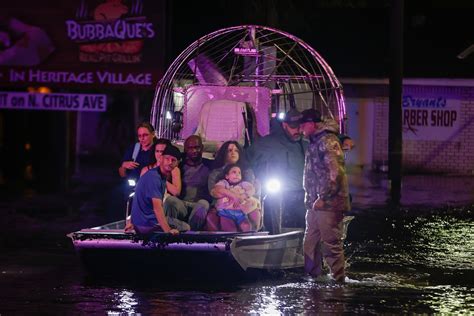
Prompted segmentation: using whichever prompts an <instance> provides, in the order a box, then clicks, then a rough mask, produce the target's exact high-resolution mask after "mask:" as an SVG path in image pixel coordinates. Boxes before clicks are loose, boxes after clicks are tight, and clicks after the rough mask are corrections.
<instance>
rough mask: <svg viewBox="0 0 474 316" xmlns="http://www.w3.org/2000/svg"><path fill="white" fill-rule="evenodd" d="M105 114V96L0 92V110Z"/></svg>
mask: <svg viewBox="0 0 474 316" xmlns="http://www.w3.org/2000/svg"><path fill="white" fill-rule="evenodd" d="M1 109H11V110H47V111H78V112H105V111H106V110H107V96H106V95H104V94H79V93H75V94H74V93H27V92H0V110H1Z"/></svg>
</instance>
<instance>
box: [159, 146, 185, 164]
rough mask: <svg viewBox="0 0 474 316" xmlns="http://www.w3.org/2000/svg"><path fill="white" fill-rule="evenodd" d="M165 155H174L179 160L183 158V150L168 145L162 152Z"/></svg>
mask: <svg viewBox="0 0 474 316" xmlns="http://www.w3.org/2000/svg"><path fill="white" fill-rule="evenodd" d="M161 155H163V156H165V155H168V156H173V157H175V158H176V159H177V160H178V161H179V160H180V159H181V152H180V151H179V149H178V148H177V147H175V146H173V145H166V148H165V150H164V151H163V153H162V154H161Z"/></svg>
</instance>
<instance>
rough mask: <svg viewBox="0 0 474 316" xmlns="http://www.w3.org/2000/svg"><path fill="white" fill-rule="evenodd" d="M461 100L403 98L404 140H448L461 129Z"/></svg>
mask: <svg viewBox="0 0 474 316" xmlns="http://www.w3.org/2000/svg"><path fill="white" fill-rule="evenodd" d="M460 108H461V103H460V101H459V100H455V99H447V98H445V97H417V96H413V95H405V96H403V102H402V109H403V112H402V123H403V138H404V139H407V140H448V139H450V138H451V137H454V136H455V135H456V133H457V132H458V130H459V127H460V123H459V122H460Z"/></svg>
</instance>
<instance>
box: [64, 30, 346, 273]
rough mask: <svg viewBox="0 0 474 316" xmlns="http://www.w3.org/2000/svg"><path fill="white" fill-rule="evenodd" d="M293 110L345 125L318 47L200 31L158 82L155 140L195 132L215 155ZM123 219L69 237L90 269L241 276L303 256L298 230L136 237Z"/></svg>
mask: <svg viewBox="0 0 474 316" xmlns="http://www.w3.org/2000/svg"><path fill="white" fill-rule="evenodd" d="M290 108H296V109H298V110H300V111H301V110H304V109H308V108H316V109H318V110H320V111H321V113H322V114H323V115H324V116H326V117H331V118H333V119H335V120H336V121H337V122H339V124H340V128H341V130H342V131H344V129H345V127H344V124H345V118H346V112H345V105H344V98H343V93H342V87H341V84H340V83H339V81H338V79H337V78H336V76H335V75H334V73H333V71H332V69H331V67H330V66H329V65H328V64H327V63H326V61H325V60H324V59H323V58H322V57H321V56H320V55H319V54H318V53H317V52H316V50H314V49H313V48H312V47H311V46H310V45H308V44H307V43H305V42H304V41H302V40H300V39H299V38H297V37H296V36H293V35H291V34H289V33H286V32H283V31H280V30H277V29H274V28H270V27H266V26H258V25H243V26H235V27H230V28H225V29H221V30H218V31H216V32H213V33H210V34H208V35H205V36H203V37H201V38H200V39H198V40H197V41H195V42H193V43H192V44H191V45H189V46H188V47H187V48H186V49H185V50H184V51H183V52H182V53H181V54H180V55H179V56H178V57H177V58H176V59H175V60H174V62H173V63H172V64H171V65H170V66H169V68H168V70H167V71H166V73H165V75H164V76H163V78H162V79H161V80H160V82H159V83H158V85H157V87H156V91H155V96H154V100H153V106H152V110H151V116H150V121H151V123H152V124H153V125H154V127H155V130H156V132H157V135H158V137H163V138H168V139H170V140H171V141H172V142H173V143H174V144H176V145H178V146H182V144H183V142H184V139H186V138H187V137H188V136H190V135H193V134H197V135H200V136H201V138H202V139H203V143H204V151H205V154H204V156H206V154H207V157H212V154H213V152H215V150H216V149H217V148H218V146H219V144H220V143H222V142H224V141H227V140H236V141H238V142H240V143H241V144H242V145H243V146H244V148H245V147H248V146H249V145H251V144H252V143H253V141H254V140H255V139H257V138H258V137H264V136H265V135H267V134H269V132H270V121H271V120H272V119H278V117H280V115H281V114H282V113H285V112H286V111H288V110H289V109H290ZM267 193H268V192H263V193H262V195H264V196H267V197H268V195H267ZM263 213H264V212H263V210H262V214H263ZM124 226H125V219H124V220H122V221H119V222H115V223H110V224H106V225H103V226H97V227H93V228H88V229H82V230H80V231H76V232H73V233H71V234H69V235H68V236H69V237H70V238H71V239H72V242H73V244H74V247H75V249H76V250H77V252H78V253H79V255H80V257H81V259H82V261H83V263H84V265H85V267H86V269H87V270H88V271H92V272H103V271H110V270H111V268H113V267H115V268H118V269H119V270H121V271H133V270H137V267H143V266H144V264H149V265H150V267H159V266H164V268H165V269H166V270H161V271H166V273H167V274H169V273H171V272H170V271H180V272H183V271H189V270H192V271H194V272H195V271H196V269H198V268H202V269H217V268H219V267H225V268H226V269H225V271H226V273H229V269H232V270H234V271H237V272H239V273H240V272H245V271H249V270H252V269H257V270H282V269H293V268H301V267H302V266H303V262H304V260H303V255H302V239H303V231H302V230H294V231H288V232H281V231H278V232H277V233H274V232H273V233H269V232H268V231H266V229H265V228H262V229H261V230H259V231H255V232H249V233H228V232H205V231H196V232H194V231H189V232H185V233H181V234H179V235H178V236H170V235H169V234H165V233H159V232H158V233H155V234H153V235H151V236H139V235H136V234H130V233H125V232H124ZM123 265H131V266H132V267H131V268H127V267H125V266H123ZM180 265H181V266H183V265H184V266H183V267H180ZM134 267H135V268H134ZM138 269H141V268H138ZM151 269H153V268H151ZM213 271H214V270H213Z"/></svg>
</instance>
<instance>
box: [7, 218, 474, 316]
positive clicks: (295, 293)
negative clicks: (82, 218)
mask: <svg viewBox="0 0 474 316" xmlns="http://www.w3.org/2000/svg"><path fill="white" fill-rule="evenodd" d="M100 224H101V223H100ZM9 235H10V236H8V237H7V239H5V240H4V241H3V245H4V247H2V248H3V250H2V253H1V256H0V258H1V260H0V267H1V270H0V271H1V276H0V314H1V315H10V314H68V315H69V314H110V315H119V314H123V313H125V314H127V313H128V314H135V313H140V314H143V315H150V314H262V315H265V314H267V315H268V314H315V313H330V314H340V313H348V314H355V313H360V314H380V313H393V314H400V313H428V314H431V313H436V314H438V313H441V314H472V313H474V290H473V283H474V260H473V257H474V221H473V220H472V210H471V211H470V210H469V209H467V210H466V209H463V210H459V211H449V212H448V211H446V212H434V213H430V214H426V213H425V214H423V215H418V216H415V215H412V214H411V213H404V214H402V215H399V216H393V214H392V215H390V213H388V212H378V211H374V212H368V213H367V214H366V215H359V216H356V218H355V219H354V220H353V221H352V223H351V224H350V226H349V232H348V237H347V240H346V244H345V245H346V248H345V249H346V255H347V258H348V265H349V267H348V275H349V277H350V278H351V279H354V280H357V281H358V282H357V283H350V284H345V285H331V284H324V283H315V282H314V281H310V280H308V279H306V278H305V277H304V275H303V273H302V271H293V272H289V273H286V274H284V275H273V276H267V277H265V278H261V279H258V280H255V281H251V282H249V281H246V282H241V283H235V282H233V283H226V282H225V281H223V282H220V283H217V284H216V283H212V284H206V283H205V282H204V283H203V282H197V283H193V282H189V281H186V282H184V281H175V282H166V283H156V282H152V281H151V282H150V280H148V281H149V282H146V283H135V282H132V283H130V282H129V283H123V282H113V281H111V280H108V281H103V280H93V279H90V278H88V277H87V276H85V275H84V273H83V271H82V269H81V266H80V263H79V261H78V260H77V258H76V256H75V253H74V251H73V248H72V246H71V244H70V241H69V240H68V239H67V238H66V237H62V236H61V235H60V234H50V235H48V234H47V233H45V234H41V233H36V234H35V235H34V239H33V240H29V239H28V238H23V237H22V236H23V235H20V234H18V235H15V234H9ZM190 266H191V264H190ZM124 273H126V271H124ZM164 273H166V272H164Z"/></svg>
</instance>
